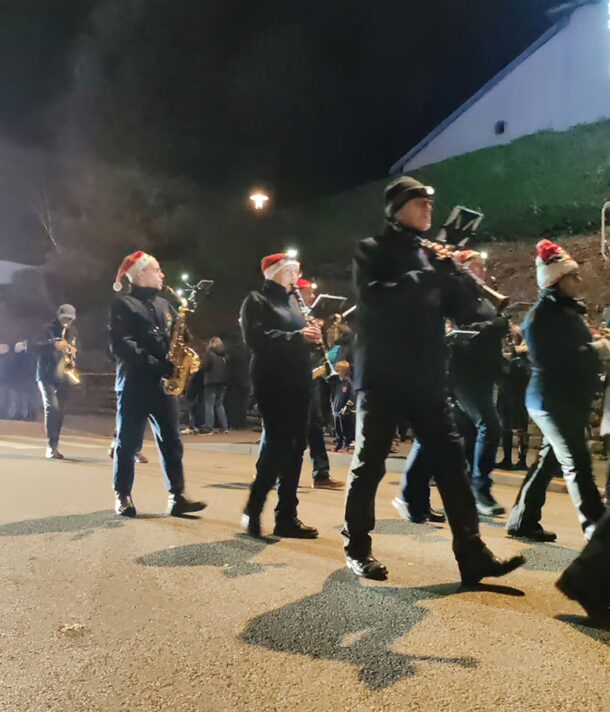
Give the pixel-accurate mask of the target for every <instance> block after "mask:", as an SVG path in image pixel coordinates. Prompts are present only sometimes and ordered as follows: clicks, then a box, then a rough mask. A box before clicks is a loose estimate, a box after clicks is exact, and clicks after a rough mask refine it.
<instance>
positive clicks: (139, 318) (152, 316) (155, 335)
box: [110, 286, 176, 392]
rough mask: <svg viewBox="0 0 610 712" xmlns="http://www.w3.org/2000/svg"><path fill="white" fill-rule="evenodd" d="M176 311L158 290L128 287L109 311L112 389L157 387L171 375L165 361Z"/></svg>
mask: <svg viewBox="0 0 610 712" xmlns="http://www.w3.org/2000/svg"><path fill="white" fill-rule="evenodd" d="M175 319H176V311H175V310H174V308H173V307H172V306H171V304H170V303H169V302H168V301H167V299H163V297H160V296H159V293H158V290H156V289H151V288H145V287H135V286H134V287H132V289H131V293H130V294H127V295H124V296H120V297H118V298H117V299H116V300H115V301H114V303H113V305H112V308H111V311H110V348H111V351H112V353H113V355H114V357H115V358H116V381H115V388H116V390H117V392H118V391H122V390H123V389H124V388H126V387H127V386H129V387H132V386H134V387H137V388H149V387H155V386H159V385H160V383H161V378H163V377H164V376H170V375H171V374H172V372H173V368H172V365H171V363H170V362H169V361H168V360H167V354H168V351H169V345H170V341H171V334H172V329H173V326H174V323H175Z"/></svg>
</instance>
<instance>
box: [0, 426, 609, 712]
mask: <svg viewBox="0 0 610 712" xmlns="http://www.w3.org/2000/svg"><path fill="white" fill-rule="evenodd" d="M42 446H43V442H42V438H41V427H40V425H38V424H27V425H25V424H11V423H6V422H5V423H1V424H0V460H1V464H0V477H1V479H2V482H1V486H2V492H3V496H2V499H1V500H0V547H1V550H0V582H1V586H2V588H1V593H0V645H1V650H2V663H1V666H0V710H3V711H4V710H10V711H11V712H13V711H14V712H37V711H38V710H54V711H55V710H57V711H58V712H72V711H76V710H78V711H81V710H82V711H87V712H89V711H93V710H113V711H114V710H129V711H130V712H131V711H133V712H135V711H138V710H151V711H152V710H164V711H166V710H172V711H173V710H176V711H179V712H190V711H191V710H205V711H208V710H209V711H210V712H212V711H214V712H215V711H216V710H223V711H224V710H227V711H232V710H240V711H241V710H244V711H246V710H247V711H248V712H250V711H254V712H258V711H259V710H261V711H263V710H265V711H266V710H270V711H271V710H273V711H275V710H299V712H308V711H310V710H311V711H314V710H316V711H317V710H320V711H322V710H324V711H328V710H338V711H343V710H346V711H347V710H349V711H350V712H364V711H368V710H371V711H377V710H379V711H382V710H401V711H402V710H426V711H428V710H430V711H437V710H448V711H453V710H455V711H457V712H465V711H466V710H468V711H469V712H478V711H481V712H482V711H488V710H510V711H511V712H521V711H522V710H523V711H524V710H553V711H555V712H559V711H563V710H573V711H575V712H585V711H587V710H591V711H594V712H607V711H608V710H610V633H608V632H606V631H602V630H597V629H594V628H591V627H588V626H587V625H586V619H584V618H583V617H582V616H581V611H580V609H579V608H578V607H577V606H576V605H575V604H573V603H571V602H570V601H568V600H566V599H564V598H563V597H562V596H561V594H559V592H557V590H556V589H555V588H554V586H553V584H554V581H555V580H556V579H557V577H558V575H559V573H560V571H561V570H562V569H563V568H564V567H565V566H566V565H567V564H568V562H569V561H571V560H572V559H573V558H574V557H575V556H576V553H577V551H578V549H579V548H580V547H581V546H582V540H581V534H580V532H579V529H578V525H577V520H576V514H575V511H574V509H573V507H572V505H571V503H570V501H569V500H568V498H567V496H566V495H565V494H562V493H555V492H552V493H550V494H549V498H548V502H547V506H546V508H545V517H544V524H545V526H547V527H548V528H552V529H554V530H556V531H557V532H558V535H559V539H558V542H557V544H554V545H535V546H531V545H529V544H525V543H523V542H518V541H514V540H510V539H507V538H505V537H504V532H503V528H502V521H503V520H501V519H500V520H487V521H485V522H484V523H483V524H482V531H483V535H484V538H485V539H486V541H487V542H488V543H489V544H490V545H491V547H492V548H493V549H494V551H495V552H496V553H498V554H499V555H501V556H508V555H511V554H516V553H518V552H520V551H524V552H525V554H526V556H527V557H528V563H527V565H526V566H525V567H524V568H523V569H521V570H519V571H517V572H515V573H513V574H512V575H510V576H508V577H506V578H505V579H502V580H501V582H499V583H496V584H495V585H487V586H481V587H479V588H477V589H474V590H473V589H462V588H460V587H459V586H458V574H457V568H456V565H455V563H454V561H453V557H452V554H451V547H450V542H449V535H448V529H447V527H446V526H433V525H419V526H418V525H412V524H408V523H406V522H403V521H401V520H399V519H398V517H397V514H396V512H395V511H394V509H393V508H392V507H391V504H390V502H391V499H392V496H393V495H394V494H395V492H396V485H397V483H398V479H399V476H398V475H397V474H394V473H389V474H388V475H387V477H386V479H385V480H384V482H383V483H382V485H381V487H380V490H379V495H378V506H377V519H378V521H377V530H376V534H375V552H376V554H377V556H378V557H379V558H380V559H381V560H382V561H384V563H386V564H387V565H388V568H389V570H390V578H389V580H388V581H387V582H385V583H378V582H368V581H367V582H365V581H363V580H358V579H356V578H355V577H353V576H352V575H351V574H350V573H349V572H348V571H347V570H346V569H345V566H344V562H343V558H342V550H341V541H340V537H339V529H340V525H341V516H342V505H343V497H344V495H343V493H341V492H328V491H320V490H315V491H314V490H312V489H311V488H310V486H309V485H310V481H311V468H310V466H309V465H306V467H305V468H304V473H303V478H302V485H303V487H302V489H301V495H302V496H301V507H300V514H301V517H302V519H303V520H304V521H305V522H306V523H308V524H313V525H316V526H317V527H318V528H319V530H320V539H318V540H317V541H313V542H303V541H292V540H282V541H279V540H275V539H273V538H272V537H270V538H269V539H268V540H266V541H255V540H251V539H248V538H247V537H245V536H243V535H242V534H241V533H240V528H239V519H240V513H241V508H242V507H243V504H244V501H245V497H246V490H247V487H248V483H249V481H250V479H251V477H252V474H253V464H254V458H253V457H252V456H251V455H238V454H231V453H220V452H208V451H204V450H202V449H198V448H197V444H188V445H187V449H186V456H185V461H186V471H187V478H188V479H187V488H188V492H189V493H190V495H191V496H193V497H197V498H202V499H204V500H205V501H207V502H208V505H209V506H208V509H207V510H206V511H205V512H203V514H202V516H200V517H195V516H193V517H191V518H188V519H187V518H184V519H173V518H168V517H166V516H164V515H163V511H164V508H165V502H166V497H165V492H164V487H163V482H162V477H161V474H160V470H159V466H158V462H157V458H156V454H155V452H154V448H153V446H152V444H151V443H150V442H147V444H146V447H145V452H146V453H147V454H148V455H149V456H150V457H151V463H150V464H148V465H141V466H138V467H137V474H136V486H135V490H134V500H135V503H136V506H137V508H138V515H139V516H138V518H137V519H135V520H126V519H119V518H117V517H115V516H114V514H113V512H112V504H113V497H112V489H111V467H110V461H109V459H108V457H107V455H106V451H105V448H106V447H107V442H106V440H104V439H102V438H101V437H100V436H99V435H86V434H83V433H82V432H81V433H78V432H75V431H70V432H69V433H67V434H66V435H65V436H64V438H63V441H62V450H63V451H64V454H65V455H66V457H67V459H66V460H65V461H62V462H59V461H52V462H48V461H45V460H44V459H43V457H42V454H43V447H42ZM333 474H334V475H335V476H336V477H341V478H344V477H345V475H346V468H345V467H344V468H343V469H342V470H339V469H336V470H335V471H334V473H333ZM515 492H516V490H515V489H514V488H510V487H506V486H499V487H497V492H496V494H497V497H498V499H499V500H500V501H501V502H502V503H503V504H504V505H505V506H509V505H510V504H511V502H512V500H513V499H514V496H515ZM434 497H435V502H436V503H437V504H438V497H437V494H436V492H434ZM273 500H274V495H273V496H272V498H271V501H270V502H269V506H268V507H267V510H266V512H265V520H264V524H265V527H266V528H267V529H268V531H271V528H272V507H273Z"/></svg>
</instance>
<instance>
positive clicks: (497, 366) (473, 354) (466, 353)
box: [450, 278, 508, 382]
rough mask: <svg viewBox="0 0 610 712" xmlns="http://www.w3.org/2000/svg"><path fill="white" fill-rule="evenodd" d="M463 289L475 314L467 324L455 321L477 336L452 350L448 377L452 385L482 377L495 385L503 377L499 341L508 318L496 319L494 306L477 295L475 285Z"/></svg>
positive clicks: (500, 317)
mask: <svg viewBox="0 0 610 712" xmlns="http://www.w3.org/2000/svg"><path fill="white" fill-rule="evenodd" d="M464 279H465V280H467V278H464ZM465 288H466V289H468V290H469V291H470V292H471V294H472V299H473V303H474V313H473V314H472V315H471V316H470V317H469V318H468V319H467V320H466V321H464V320H459V321H457V320H456V324H457V326H458V327H459V328H460V329H465V330H469V331H478V332H479V333H478V334H477V336H474V337H473V338H472V339H470V340H469V341H463V342H461V343H457V344H455V345H454V346H452V347H451V358H450V373H451V378H452V380H453V381H454V382H456V381H457V382H461V381H464V380H472V379H481V378H483V379H485V380H493V381H495V382H498V381H499V380H500V378H501V376H502V365H503V363H502V342H503V341H504V337H505V336H506V334H507V333H508V319H506V318H505V317H503V316H498V313H497V310H496V308H495V307H494V305H493V304H492V303H491V302H490V301H489V300H488V299H485V298H483V297H481V296H480V294H479V293H478V290H477V288H476V286H474V285H472V284H469V283H468V282H466V284H465Z"/></svg>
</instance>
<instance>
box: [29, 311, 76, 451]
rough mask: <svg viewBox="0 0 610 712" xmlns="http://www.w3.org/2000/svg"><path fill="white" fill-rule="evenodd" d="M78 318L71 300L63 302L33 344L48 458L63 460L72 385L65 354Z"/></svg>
mask: <svg viewBox="0 0 610 712" xmlns="http://www.w3.org/2000/svg"><path fill="white" fill-rule="evenodd" d="M75 319H76V309H75V308H74V307H73V306H72V305H71V304H62V306H60V307H59V309H58V310H57V315H56V317H55V319H53V321H51V322H49V324H47V325H46V327H45V330H44V334H43V335H42V337H41V338H40V339H39V340H38V341H37V342H36V343H35V344H34V347H35V350H36V353H37V363H36V382H37V383H38V388H39V389H40V394H41V395H42V404H43V407H44V423H45V429H46V432H47V450H46V455H45V456H46V458H47V459H48V460H63V455H62V454H61V453H60V452H59V450H58V449H57V448H58V445H59V438H60V435H61V429H62V427H63V423H64V414H65V409H66V400H67V398H68V391H69V389H70V383H69V382H68V379H67V377H66V373H65V365H66V359H65V354H66V351H67V350H68V348H69V344H70V343H72V342H73V341H74V339H77V334H76V330H75V329H74V327H73V326H72V324H73V322H74V320H75Z"/></svg>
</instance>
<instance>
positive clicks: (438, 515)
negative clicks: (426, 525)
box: [426, 507, 447, 524]
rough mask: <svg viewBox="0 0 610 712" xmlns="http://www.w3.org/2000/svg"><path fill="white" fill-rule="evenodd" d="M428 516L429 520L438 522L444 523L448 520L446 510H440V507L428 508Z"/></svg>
mask: <svg viewBox="0 0 610 712" xmlns="http://www.w3.org/2000/svg"><path fill="white" fill-rule="evenodd" d="M426 518H427V519H428V521H429V522H435V523H438V524H443V522H446V521H447V517H446V516H445V513H444V512H440V511H439V510H438V509H432V507H430V509H429V510H428V513H427V514H426Z"/></svg>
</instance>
